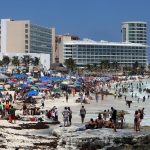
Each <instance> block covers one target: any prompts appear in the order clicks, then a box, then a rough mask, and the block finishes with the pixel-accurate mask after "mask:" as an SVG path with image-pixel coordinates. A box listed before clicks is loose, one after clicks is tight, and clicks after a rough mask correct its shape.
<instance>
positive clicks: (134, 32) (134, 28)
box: [122, 21, 147, 44]
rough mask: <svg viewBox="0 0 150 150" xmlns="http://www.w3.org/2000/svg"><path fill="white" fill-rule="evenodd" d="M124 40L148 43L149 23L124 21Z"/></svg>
mask: <svg viewBox="0 0 150 150" xmlns="http://www.w3.org/2000/svg"><path fill="white" fill-rule="evenodd" d="M122 42H131V43H141V44H147V23H146V22H139V21H138V22H123V23H122Z"/></svg>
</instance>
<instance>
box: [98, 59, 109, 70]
mask: <svg viewBox="0 0 150 150" xmlns="http://www.w3.org/2000/svg"><path fill="white" fill-rule="evenodd" d="M100 66H101V69H102V70H103V69H106V70H107V69H108V68H109V67H110V63H109V60H102V61H101V63H100Z"/></svg>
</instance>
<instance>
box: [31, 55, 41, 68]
mask: <svg viewBox="0 0 150 150" xmlns="http://www.w3.org/2000/svg"><path fill="white" fill-rule="evenodd" d="M39 63H40V58H38V57H34V58H33V59H32V64H33V65H34V66H38V65H39Z"/></svg>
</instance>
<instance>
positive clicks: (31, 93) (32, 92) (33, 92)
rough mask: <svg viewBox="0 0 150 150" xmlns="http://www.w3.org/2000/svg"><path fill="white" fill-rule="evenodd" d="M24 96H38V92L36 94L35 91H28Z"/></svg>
mask: <svg viewBox="0 0 150 150" xmlns="http://www.w3.org/2000/svg"><path fill="white" fill-rule="evenodd" d="M26 94H27V95H28V96H37V95H38V94H39V92H37V91H35V90H31V91H28V92H27V93H26Z"/></svg>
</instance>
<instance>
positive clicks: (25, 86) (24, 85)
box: [18, 84, 29, 88]
mask: <svg viewBox="0 0 150 150" xmlns="http://www.w3.org/2000/svg"><path fill="white" fill-rule="evenodd" d="M18 87H21V88H29V86H28V85H27V84H19V86H18Z"/></svg>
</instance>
